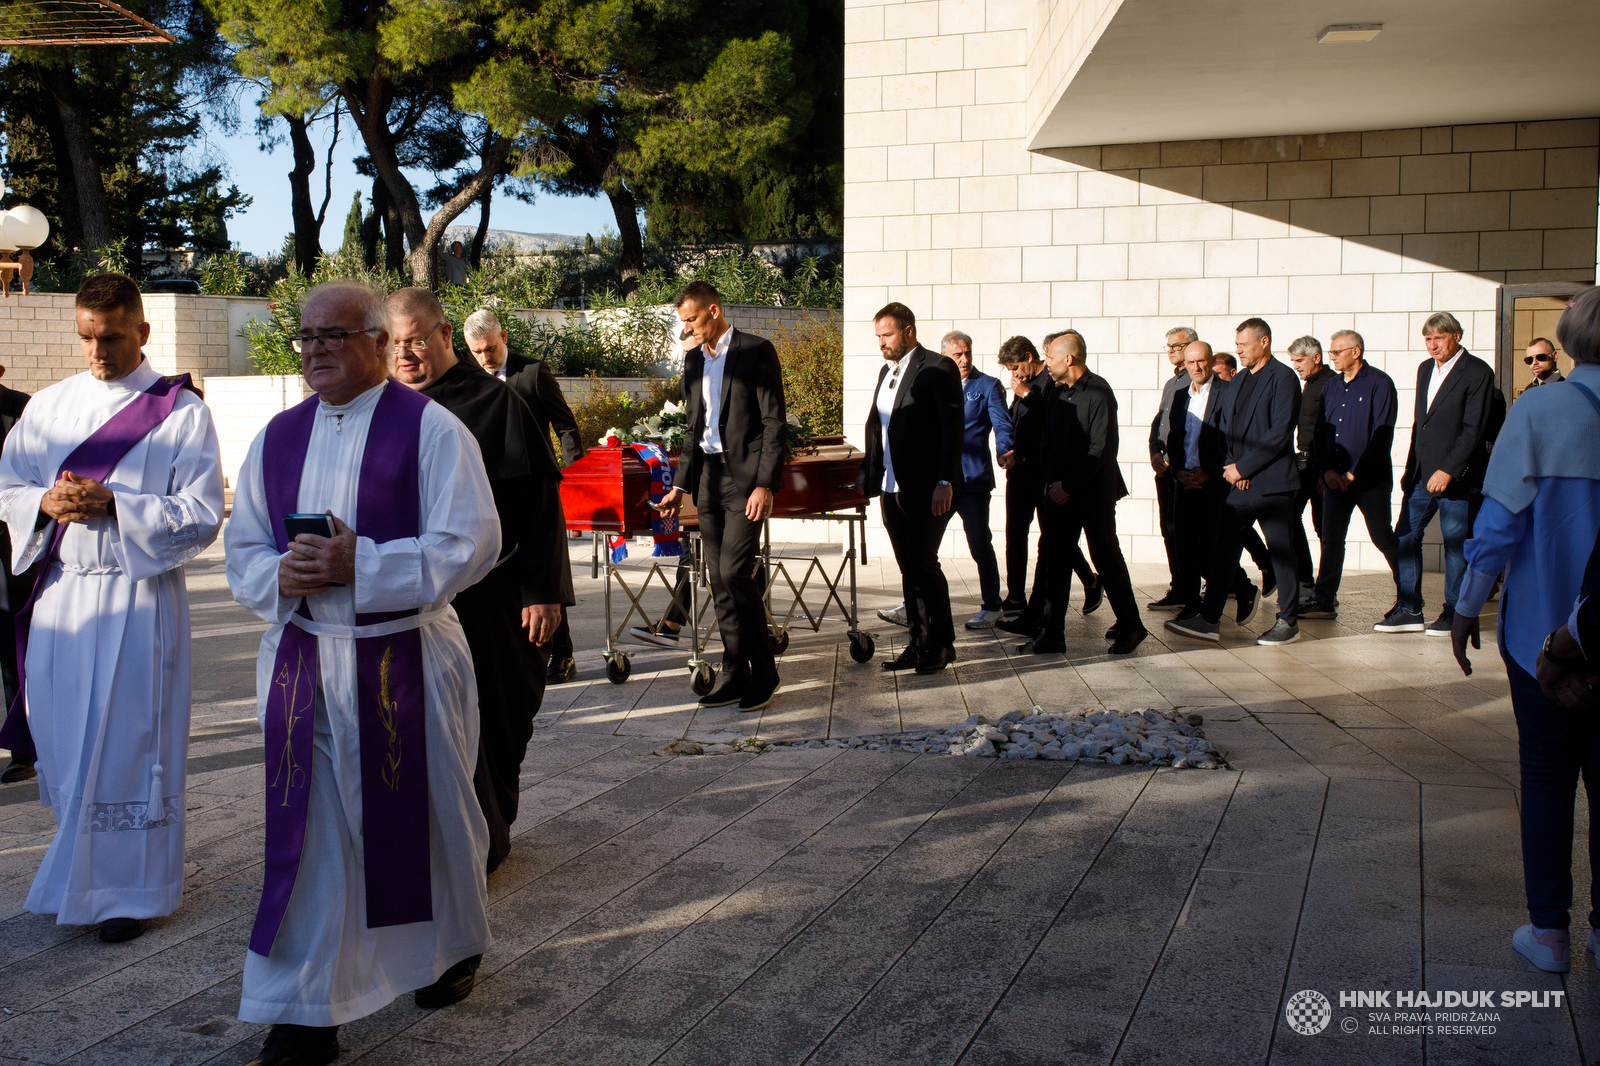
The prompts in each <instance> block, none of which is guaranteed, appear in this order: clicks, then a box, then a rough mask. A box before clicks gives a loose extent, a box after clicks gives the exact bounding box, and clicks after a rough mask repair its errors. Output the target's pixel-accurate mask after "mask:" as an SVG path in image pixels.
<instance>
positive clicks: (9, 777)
mask: <svg viewBox="0 0 1600 1066" xmlns="http://www.w3.org/2000/svg"><path fill="white" fill-rule="evenodd" d="M38 776H39V771H37V770H35V769H34V768H33V763H31V762H29V761H28V760H27V759H19V758H17V757H16V756H15V755H13V756H11V765H10V766H7V767H6V768H5V769H4V770H0V785H12V784H16V783H17V782H18V781H32V780H33V779H34V778H36V777H38Z"/></svg>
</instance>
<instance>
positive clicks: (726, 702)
mask: <svg viewBox="0 0 1600 1066" xmlns="http://www.w3.org/2000/svg"><path fill="white" fill-rule="evenodd" d="M749 687H750V672H749V668H748V667H746V668H745V669H743V670H723V672H722V684H720V685H718V686H717V687H716V688H714V689H712V690H711V691H710V692H708V693H706V694H705V695H704V696H701V697H700V706H702V707H731V706H732V705H733V704H735V703H738V702H739V701H740V700H742V699H744V694H745V690H746V689H748V688H749Z"/></svg>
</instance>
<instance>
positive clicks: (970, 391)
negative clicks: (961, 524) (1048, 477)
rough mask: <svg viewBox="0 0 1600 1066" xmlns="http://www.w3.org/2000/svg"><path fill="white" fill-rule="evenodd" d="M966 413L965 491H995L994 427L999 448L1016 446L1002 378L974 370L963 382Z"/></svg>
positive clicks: (963, 407)
mask: <svg viewBox="0 0 1600 1066" xmlns="http://www.w3.org/2000/svg"><path fill="white" fill-rule="evenodd" d="M961 403H962V413H963V415H964V416H965V418H966V431H965V433H964V434H963V435H962V439H961V476H962V477H963V478H965V479H966V485H965V486H964V488H963V490H962V491H964V492H992V491H994V462H993V460H992V459H991V458H990V456H989V431H990V430H991V429H992V430H994V446H995V451H996V452H999V453H1000V454H1001V455H1004V454H1005V453H1006V452H1009V451H1010V450H1011V448H1012V443H1011V414H1010V412H1008V411H1007V410H1006V396H1005V390H1003V389H1001V388H1000V379H999V378H996V377H991V376H990V375H988V374H984V373H981V372H979V371H977V370H974V371H973V372H972V374H971V376H970V377H968V378H967V380H965V381H963V382H962V383H961Z"/></svg>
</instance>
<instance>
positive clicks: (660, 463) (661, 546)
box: [606, 444, 683, 565]
mask: <svg viewBox="0 0 1600 1066" xmlns="http://www.w3.org/2000/svg"><path fill="white" fill-rule="evenodd" d="M629 447H631V448H632V449H633V451H634V454H636V455H638V457H639V460H640V461H641V462H643V463H644V465H645V466H646V467H648V468H649V470H650V502H651V503H660V502H661V499H662V497H664V496H665V495H666V494H667V493H669V492H671V491H672V460H671V459H668V458H667V453H666V452H664V451H662V450H661V445H659V444H631V445H629ZM650 532H651V534H652V535H653V536H654V537H655V542H656V546H655V550H654V551H653V552H651V553H650V554H651V555H653V556H656V557H657V558H671V557H673V556H677V555H682V554H683V544H682V543H681V542H680V541H679V539H678V520H677V519H676V518H672V517H668V516H667V515H664V514H662V513H661V512H659V511H656V512H655V517H654V518H652V519H651V520H650ZM606 546H607V547H608V548H610V549H611V562H612V565H616V564H617V563H620V562H622V560H624V559H626V558H627V557H628V538H627V537H626V536H622V535H619V536H615V537H612V538H611V539H610V540H609V541H608V542H607V544H606Z"/></svg>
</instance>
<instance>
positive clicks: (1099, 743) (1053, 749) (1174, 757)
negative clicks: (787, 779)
mask: <svg viewBox="0 0 1600 1066" xmlns="http://www.w3.org/2000/svg"><path fill="white" fill-rule="evenodd" d="M1203 721H1204V719H1203V718H1202V717H1201V715H1199V714H1195V713H1192V712H1185V711H1162V710H1157V709H1155V708H1153V707H1147V708H1143V709H1140V710H1131V711H1108V710H1106V709H1105V708H1103V707H1075V708H1070V709H1067V710H1061V711H1046V710H1045V709H1044V708H1043V707H1034V708H1033V709H1032V711H1031V712H1030V713H1026V714H1025V713H1024V712H1022V711H1010V712H1008V713H1006V714H1003V715H1001V716H1000V717H999V718H995V719H990V718H989V717H987V716H985V715H982V714H974V715H971V716H970V717H968V718H967V720H966V721H965V722H963V723H961V724H960V725H956V726H951V727H950V728H948V729H938V730H926V731H922V732H910V733H877V734H871V735H867V736H859V737H836V738H833V739H829V740H800V741H765V740H762V739H760V738H759V737H744V738H741V739H738V740H736V741H733V742H731V743H726V742H711V743H707V742H704V741H694V740H679V741H674V742H673V743H671V744H669V745H667V746H666V747H665V748H662V749H661V751H660V754H662V755H722V754H729V753H733V752H741V751H743V752H759V751H770V750H773V749H777V748H863V749H865V750H867V751H898V752H911V753H916V754H924V755H959V756H976V757H978V758H999V759H1049V760H1052V761H1074V760H1076V761H1079V762H1098V763H1108V764H1110V765H1113V766H1121V765H1124V764H1130V763H1137V764H1143V765H1150V766H1171V767H1173V768H1175V769H1183V768H1194V769H1200V770H1216V769H1230V767H1229V766H1228V762H1227V759H1225V758H1224V757H1223V756H1222V754H1221V753H1219V752H1218V751H1217V749H1216V748H1215V747H1214V746H1213V745H1212V743H1211V741H1209V740H1207V739H1206V737H1205V733H1204V732H1203V731H1202V729H1201V724H1202V723H1203Z"/></svg>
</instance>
